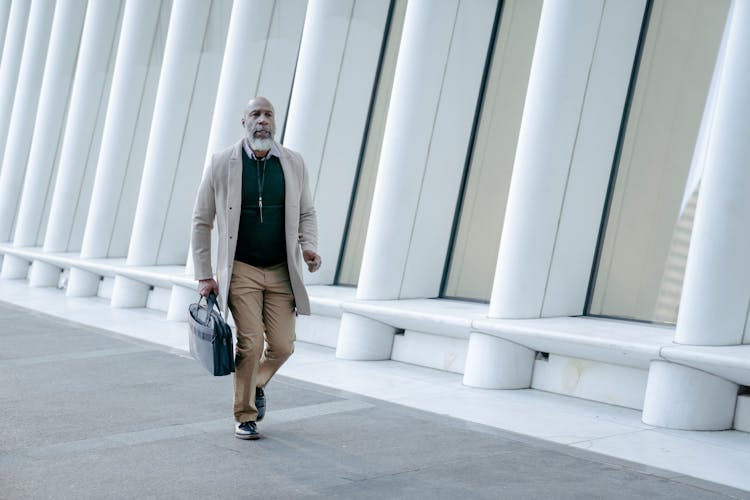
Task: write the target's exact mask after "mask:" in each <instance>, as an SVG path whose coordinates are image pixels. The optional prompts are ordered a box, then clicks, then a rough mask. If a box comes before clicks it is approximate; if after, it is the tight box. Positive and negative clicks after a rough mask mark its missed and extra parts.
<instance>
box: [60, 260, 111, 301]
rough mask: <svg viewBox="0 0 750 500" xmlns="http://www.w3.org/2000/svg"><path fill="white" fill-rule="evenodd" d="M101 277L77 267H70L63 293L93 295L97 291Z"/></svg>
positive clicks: (73, 295)
mask: <svg viewBox="0 0 750 500" xmlns="http://www.w3.org/2000/svg"><path fill="white" fill-rule="evenodd" d="M101 280H102V277H101V276H99V275H98V274H94V273H90V272H88V271H84V270H83V269H79V268H77V267H71V268H70V276H68V285H67V286H66V287H65V295H67V296H68V297H94V296H96V295H97V294H98V293H99V283H100V282H101Z"/></svg>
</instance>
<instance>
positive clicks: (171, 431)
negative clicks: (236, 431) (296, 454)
mask: <svg viewBox="0 0 750 500" xmlns="http://www.w3.org/2000/svg"><path fill="white" fill-rule="evenodd" d="M372 407H374V405H372V404H370V403H366V402H364V401H357V400H340V401H329V402H326V403H319V404H314V405H306V406H298V407H295V408H286V409H283V410H277V411H275V412H272V413H269V414H268V416H267V417H266V420H267V425H268V427H272V426H273V425H275V424H285V423H289V422H294V421H297V420H304V419H307V418H313V417H321V416H325V415H333V414H337V413H345V412H350V411H357V410H364V409H368V408H372ZM264 424H265V422H264ZM233 426H234V418H232V417H227V418H220V419H216V420H207V421H204V422H194V423H189V424H178V425H167V426H163V427H156V428H153V429H144V430H139V431H133V432H123V433H119V434H112V435H109V436H102V437H96V438H90V439H82V440H78V441H67V442H62V443H55V444H50V445H47V446H35V447H29V448H21V449H17V450H13V451H5V452H4V453H3V454H4V455H6V456H5V457H4V458H6V459H9V458H11V457H10V456H11V455H16V458H21V457H19V455H20V456H23V457H25V458H31V459H39V458H54V457H59V456H64V455H70V454H74V453H81V452H87V451H94V450H106V449H113V448H123V447H127V446H134V445H140V444H147V443H154V442H158V441H165V440H168V439H175V438H181V437H188V436H196V435H200V434H206V433H215V432H231V431H232V430H233Z"/></svg>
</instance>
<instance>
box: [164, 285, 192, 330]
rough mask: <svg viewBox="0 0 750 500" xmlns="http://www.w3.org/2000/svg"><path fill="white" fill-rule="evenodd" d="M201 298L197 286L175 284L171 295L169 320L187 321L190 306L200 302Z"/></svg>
mask: <svg viewBox="0 0 750 500" xmlns="http://www.w3.org/2000/svg"><path fill="white" fill-rule="evenodd" d="M199 298H200V296H199V295H198V291H197V290H196V289H195V288H185V287H184V286H179V285H174V286H173V287H172V295H170V297H169V309H168V310H167V319H168V320H169V321H187V319H188V307H190V304H192V303H193V302H198V299H199Z"/></svg>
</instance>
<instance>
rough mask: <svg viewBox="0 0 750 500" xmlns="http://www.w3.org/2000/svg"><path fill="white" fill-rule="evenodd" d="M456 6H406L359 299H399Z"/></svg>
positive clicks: (421, 0)
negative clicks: (396, 201)
mask: <svg viewBox="0 0 750 500" xmlns="http://www.w3.org/2000/svg"><path fill="white" fill-rule="evenodd" d="M457 9H458V2H456V1H444V2H431V1H427V0H415V1H413V2H409V3H408V5H407V7H406V16H405V19H404V28H403V34H402V38H401V45H400V49H399V55H398V61H397V63H396V72H395V76H394V81H393V92H392V94H391V101H390V106H389V108H388V121H387V122H386V129H385V134H384V137H383V145H382V152H381V157H380V164H379V166H378V176H377V183H376V186H375V193H374V196H373V201H372V211H371V214H370V222H369V225H368V230H367V240H366V243H365V249H364V255H363V257H362V268H361V271H360V276H359V285H358V287H357V298H358V299H365V300H377V299H397V298H399V294H400V288H401V281H402V278H403V274H404V269H405V264H406V259H407V254H408V242H409V238H410V234H411V232H412V230H413V224H414V215H415V213H416V211H417V204H418V196H415V193H419V192H420V189H421V184H422V179H423V176H424V170H425V166H426V163H427V154H428V151H429V147H430V137H431V131H432V129H433V125H434V121H435V117H436V111H437V108H438V103H439V99H440V90H441V83H442V80H443V73H444V72H445V63H446V60H447V58H448V52H449V49H450V43H451V35H452V29H453V25H454V22H455V18H456V13H457ZM394 200H398V203H394Z"/></svg>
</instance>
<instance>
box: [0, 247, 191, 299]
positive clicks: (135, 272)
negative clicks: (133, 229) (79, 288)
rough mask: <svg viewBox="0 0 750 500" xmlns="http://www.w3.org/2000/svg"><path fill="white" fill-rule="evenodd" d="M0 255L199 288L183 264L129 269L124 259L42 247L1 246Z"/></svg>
mask: <svg viewBox="0 0 750 500" xmlns="http://www.w3.org/2000/svg"><path fill="white" fill-rule="evenodd" d="M0 253H2V254H7V255H13V256H15V257H18V258H20V259H25V260H28V261H29V262H33V261H35V260H38V261H41V262H44V263H46V264H50V265H53V266H57V267H59V268H61V269H69V268H71V267H76V268H79V269H83V270H84V271H88V272H90V273H93V274H98V275H100V276H105V277H110V278H113V277H115V276H124V277H126V278H129V279H132V280H134V281H139V282H141V283H145V284H147V285H150V286H155V287H161V288H171V287H172V285H180V286H183V287H185V288H194V289H197V283H196V282H195V280H194V279H193V277H192V275H189V274H188V273H186V272H185V266H184V265H183V266H180V265H171V266H129V265H127V259H125V258H103V259H83V258H81V257H80V254H79V253H77V252H64V253H50V252H45V251H44V250H43V249H42V248H41V247H13V246H12V245H11V244H3V245H0Z"/></svg>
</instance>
